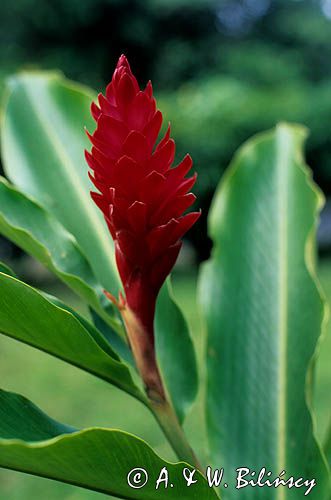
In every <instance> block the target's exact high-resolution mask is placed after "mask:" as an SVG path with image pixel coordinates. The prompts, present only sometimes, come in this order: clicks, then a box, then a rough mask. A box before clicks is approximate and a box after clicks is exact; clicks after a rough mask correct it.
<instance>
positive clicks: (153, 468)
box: [0, 391, 217, 500]
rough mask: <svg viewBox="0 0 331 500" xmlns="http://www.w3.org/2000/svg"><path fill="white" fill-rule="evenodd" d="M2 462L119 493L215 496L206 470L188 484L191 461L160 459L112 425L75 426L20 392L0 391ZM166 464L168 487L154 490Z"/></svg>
mask: <svg viewBox="0 0 331 500" xmlns="http://www.w3.org/2000/svg"><path fill="white" fill-rule="evenodd" d="M0 466H1V467H5V468H8V469H14V470H18V471H21V472H27V473H29V474H34V475H38V476H43V477H48V478H50V479H56V480H58V481H63V482H66V483H71V484H74V485H76V486H81V487H83V488H88V489H91V490H95V491H99V492H102V493H105V494H108V495H114V496H116V497H119V498H127V499H141V500H154V499H155V498H156V497H157V498H160V499H162V498H169V499H170V500H171V499H173V500H175V499H176V500H177V499H178V498H180V499H183V500H185V499H187V500H189V499H194V498H196V499H198V498H203V499H204V500H212V499H217V495H216V494H215V492H214V491H213V490H212V489H211V488H209V487H208V485H207V481H206V480H205V478H204V477H203V476H202V474H200V473H199V472H196V473H195V479H196V480H197V483H196V484H193V485H191V486H190V487H187V486H186V481H185V480H184V477H183V469H184V468H185V467H187V465H186V464H183V463H179V464H171V463H169V462H166V461H164V460H162V459H161V458H159V457H158V456H157V455H156V454H155V453H154V451H153V450H152V449H151V448H150V447H149V446H148V445H147V444H146V443H145V442H144V441H142V440H141V439H139V438H137V437H135V436H133V435H131V434H128V433H126V432H121V431H118V430H111V429H101V428H94V429H86V430H83V431H76V432H74V429H72V428H69V427H68V426H63V425H62V424H59V423H58V422H55V421H54V420H53V419H50V418H49V417H48V416H47V415H45V413H43V412H42V411H41V410H39V409H38V408H37V407H36V406H34V405H33V404H32V403H31V402H30V401H28V400H27V399H25V398H23V397H22V396H19V395H17V394H12V393H9V392H5V391H0ZM137 467H139V468H142V469H145V470H146V472H147V474H148V481H147V484H146V485H145V486H144V487H143V488H141V489H134V488H131V487H130V486H129V485H128V483H127V477H128V474H129V472H130V471H131V470H133V469H136V468H137ZM163 467H166V468H167V470H168V474H169V487H168V489H164V483H161V484H160V487H159V489H158V491H156V490H155V486H156V481H157V478H158V476H159V474H160V472H161V470H162V468H163ZM190 469H191V470H192V467H190ZM132 476H133V475H131V477H132ZM170 483H172V484H173V485H174V486H173V488H171V487H170Z"/></svg>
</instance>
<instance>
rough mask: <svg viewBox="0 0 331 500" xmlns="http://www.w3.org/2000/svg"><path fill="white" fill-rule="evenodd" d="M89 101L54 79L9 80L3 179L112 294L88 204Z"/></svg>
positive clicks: (103, 245) (103, 241)
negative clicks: (70, 241) (53, 221)
mask: <svg viewBox="0 0 331 500" xmlns="http://www.w3.org/2000/svg"><path fill="white" fill-rule="evenodd" d="M94 97H95V96H94V95H93V94H92V93H90V92H89V91H87V90H86V89H85V88H83V87H81V86H78V85H75V84H73V83H71V82H69V81H67V80H65V79H64V78H62V77H61V76H60V75H59V74H57V73H39V72H36V73H22V74H19V75H17V76H16V77H13V78H12V79H11V80H10V84H9V94H8V100H7V105H6V109H5V115H4V122H3V127H2V159H3V164H4V170H5V173H6V175H7V177H8V178H9V179H10V180H11V181H12V182H13V183H14V184H15V185H17V186H18V187H19V188H20V189H21V190H22V191H23V192H25V193H27V194H28V195H30V196H32V197H33V198H35V199H36V200H37V201H38V202H39V203H41V205H42V206H44V207H45V208H46V209H48V210H49V212H51V213H52V215H54V216H56V218H57V219H58V220H59V221H60V223H61V224H62V225H63V226H64V227H65V228H66V229H67V230H68V231H69V232H70V233H71V234H73V235H74V236H75V238H76V240H77V242H78V244H79V246H80V247H81V249H82V250H83V252H84V254H85V255H86V257H87V259H88V261H89V262H90V264H91V266H92V268H93V271H94V272H95V275H96V277H97V278H98V280H99V282H100V283H101V285H102V286H103V287H104V288H106V289H107V290H108V291H110V292H112V293H114V294H117V292H118V286H119V278H118V274H117V270H116V266H115V261H114V252H113V243H112V240H111V237H110V235H109V234H108V230H107V228H106V224H105V221H104V220H103V217H102V215H101V213H100V211H99V210H98V208H97V207H96V206H95V204H94V203H93V201H92V200H91V199H90V194H89V192H90V190H91V188H92V184H91V182H90V180H89V178H88V174H87V172H88V168H87V165H86V162H85V159H84V148H88V147H89V142H88V140H87V138H86V136H85V132H84V126H87V127H88V128H90V129H91V130H92V129H93V128H94V127H95V124H94V122H93V120H92V118H91V114H90V104H91V101H92V100H93V98H94Z"/></svg>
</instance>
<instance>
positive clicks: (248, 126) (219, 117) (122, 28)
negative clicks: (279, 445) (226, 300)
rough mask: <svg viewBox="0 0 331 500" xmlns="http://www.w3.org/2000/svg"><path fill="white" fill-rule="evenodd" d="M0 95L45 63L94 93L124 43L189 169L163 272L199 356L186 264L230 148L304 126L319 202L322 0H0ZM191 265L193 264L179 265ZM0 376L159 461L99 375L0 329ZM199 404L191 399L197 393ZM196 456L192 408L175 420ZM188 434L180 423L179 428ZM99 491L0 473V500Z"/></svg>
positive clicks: (330, 168)
mask: <svg viewBox="0 0 331 500" xmlns="http://www.w3.org/2000/svg"><path fill="white" fill-rule="evenodd" d="M0 28H1V29H0V59H1V65H0V94H1V95H2V94H3V93H4V88H5V83H4V82H5V79H6V77H7V76H8V75H10V74H11V73H13V72H15V71H17V70H20V69H29V68H31V69H33V68H42V69H54V68H58V69H60V70H62V71H63V72H64V74H65V75H66V76H67V77H69V78H72V79H75V80H78V81H80V82H83V83H85V84H87V85H89V86H92V87H93V88H95V89H98V90H100V91H102V90H103V89H104V87H105V84H106V83H107V82H108V81H109V80H110V78H111V75H112V72H113V69H114V65H115V63H116V60H117V58H118V57H119V55H120V54H121V53H122V52H124V53H125V54H126V55H127V56H128V58H129V60H130V62H131V66H132V69H133V71H134V72H135V73H136V74H137V76H138V78H139V80H140V81H141V83H142V84H143V83H145V82H146V81H147V80H149V79H152V81H153V84H154V90H155V93H156V96H157V98H158V100H159V106H160V108H161V109H162V111H163V114H164V117H165V120H171V122H172V126H173V135H174V137H175V139H176V142H177V154H178V158H179V157H181V156H182V155H183V154H184V153H186V152H187V151H189V152H190V153H191V155H192V156H193V159H194V163H195V169H196V170H197V171H198V173H199V179H198V183H197V185H196V188H195V192H196V193H197V194H198V196H199V206H200V207H201V208H202V209H203V217H202V218H201V220H200V221H199V223H198V224H197V225H196V226H195V228H194V229H193V230H192V231H191V233H190V241H189V242H187V245H186V248H185V249H184V252H183V254H182V258H181V261H180V265H179V266H178V269H177V272H176V273H175V276H174V282H175V283H174V284H175V292H176V295H177V299H178V300H179V302H180V303H182V304H183V307H184V309H185V312H186V315H187V317H188V319H189V321H190V323H191V325H192V327H193V331H194V335H195V340H196V344H197V348H198V352H199V356H200V357H201V356H202V348H201V345H202V343H201V328H200V323H199V318H198V313H197V307H196V304H195V283H196V271H195V270H194V269H195V266H194V264H197V263H198V262H199V261H201V260H202V259H204V258H206V257H208V254H209V251H210V245H209V243H208V240H207V237H206V214H207V211H208V207H209V205H210V201H211V197H212V194H213V192H214V189H215V187H216V184H217V182H218V180H219V178H220V177H221V175H222V172H223V171H224V169H225V167H226V166H227V164H228V163H229V161H230V159H231V156H232V155H233V153H234V151H235V150H236V148H237V147H238V146H239V145H240V144H241V143H242V142H243V141H244V140H246V139H247V138H248V137H250V136H251V135H252V134H254V133H256V132H259V131H261V130H264V129H266V128H269V127H272V126H273V125H274V124H275V123H276V122H278V121H279V120H289V121H296V122H300V123H303V124H305V125H306V126H307V127H308V128H309V129H310V136H309V138H308V142H307V160H308V163H309V165H310V166H311V167H312V168H313V171H314V177H315V180H316V181H317V182H318V184H319V185H320V186H321V188H322V189H323V191H324V193H325V194H326V197H327V199H328V197H329V196H330V197H331V64H330V61H331V0H301V1H300V0H1V5H0ZM330 206H331V205H329V203H328V202H327V204H326V208H325V210H324V212H323V214H322V224H321V227H320V231H319V235H318V240H319V248H320V254H321V257H322V260H321V264H320V268H319V274H320V278H321V281H322V283H323V286H324V289H325V292H326V295H327V298H328V301H329V302H330V303H331V259H330V257H331V253H330V250H331V209H330V208H329V207H330ZM0 258H1V259H3V260H5V261H7V262H9V263H11V264H12V265H13V267H14V268H15V269H16V271H17V272H19V273H20V274H21V276H22V277H24V278H26V279H27V280H28V281H29V282H31V283H34V284H36V285H37V286H38V287H40V288H44V289H47V290H48V291H51V292H52V293H54V294H57V295H59V296H61V297H62V298H64V299H65V300H67V301H69V302H70V303H72V304H75V305H77V306H78V307H80V304H78V303H77V302H76V299H75V298H74V297H73V296H71V295H69V294H68V292H67V291H66V290H64V289H63V288H62V287H61V286H60V285H58V284H57V283H56V282H54V281H52V279H51V277H50V276H49V275H48V273H46V272H45V271H44V270H42V269H41V268H40V267H39V266H38V265H36V264H35V263H33V262H32V261H31V260H30V259H28V258H26V257H25V256H23V255H22V254H21V252H20V251H18V250H17V249H16V248H15V247H13V246H12V245H11V244H9V243H8V242H6V241H5V240H0ZM192 270H193V271H192ZM330 353H331V341H330V335H329V336H328V338H326V340H325V341H324V342H323V344H322V347H321V356H320V359H319V362H318V366H317V372H318V373H317V383H316V386H317V390H316V395H315V402H316V408H317V424H318V427H317V429H318V433H319V435H320V436H323V434H324V433H325V430H326V426H327V420H328V417H330V406H331V404H330V392H331V391H330V371H331V366H330V365H331V363H330ZM0 374H1V385H2V386H3V387H4V388H5V389H8V390H13V391H17V392H21V393H23V394H24V395H25V396H27V397H29V398H31V399H32V400H33V401H34V402H35V403H36V404H38V405H40V406H41V407H42V408H43V409H44V410H45V411H47V412H48V413H50V414H51V415H52V416H53V417H55V418H57V419H59V420H62V421H64V422H66V423H68V424H72V425H75V426H78V427H82V426H90V425H107V426H111V427H120V428H124V429H127V430H130V431H133V432H135V433H137V434H138V435H140V436H142V437H145V438H146V439H148V441H149V442H150V443H151V444H152V445H154V446H155V447H156V448H157V449H158V450H159V451H160V452H161V453H162V454H163V455H164V456H169V457H170V458H173V456H172V455H171V452H170V450H169V449H168V448H167V446H166V445H165V444H164V441H163V438H162V436H161V434H160V432H159V431H158V429H157V427H156V426H155V424H154V423H153V420H152V418H151V417H150V416H149V415H148V414H147V413H146V412H145V411H144V409H143V408H141V407H140V405H138V403H135V402H134V401H130V399H129V398H128V397H127V396H125V395H122V394H121V393H120V392H119V391H117V390H115V389H111V388H109V387H108V386H107V385H106V384H104V383H103V382H101V381H99V380H97V379H93V377H91V376H89V375H86V374H84V373H83V372H80V371H78V370H77V369H75V368H72V367H69V366H67V365H65V364H64V363H61V362H60V361H58V360H55V359H52V358H50V357H49V356H47V355H45V354H42V353H39V352H37V351H34V350H33V349H31V348H29V347H25V346H22V345H21V344H18V343H16V342H15V341H13V340H9V339H6V338H2V337H0ZM200 399H201V397H200ZM187 425H188V428H189V429H191V430H192V431H191V432H192V434H193V436H194V439H195V440H196V443H195V446H196V447H197V448H199V449H201V450H202V451H203V452H205V449H206V446H205V438H204V433H203V424H202V421H201V411H200V406H199V403H198V404H197V405H196V407H195V411H194V412H193V413H192V416H191V418H190V419H189V422H188V424H187ZM193 431H194V432H193ZM39 497H40V498H44V497H47V498H49V499H60V498H61V499H72V500H74V499H81V500H85V499H90V498H91V499H92V498H97V497H99V498H100V497H101V496H100V495H99V494H96V493H91V492H87V491H83V490H79V489H77V488H73V487H71V486H67V485H62V484H56V483H52V482H49V481H46V480H43V479H36V478H32V477H28V476H24V475H20V474H18V473H15V472H9V471H1V472H0V498H1V499H2V498H8V499H9V500H25V499H28V500H29V499H34V498H39Z"/></svg>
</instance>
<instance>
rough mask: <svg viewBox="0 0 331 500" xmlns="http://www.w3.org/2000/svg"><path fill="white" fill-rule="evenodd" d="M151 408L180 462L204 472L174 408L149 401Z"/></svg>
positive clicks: (167, 404) (164, 403)
mask: <svg viewBox="0 0 331 500" xmlns="http://www.w3.org/2000/svg"><path fill="white" fill-rule="evenodd" d="M149 407H150V409H151V411H152V413H153V414H154V416H155V418H156V420H157V421H158V423H159V425H160V427H161V429H162V430H163V433H164V435H165V437H166V438H167V440H168V442H169V444H170V445H171V447H172V449H173V450H174V452H175V453H176V455H177V457H178V458H179V460H183V461H184V462H187V463H188V464H190V465H193V466H194V467H196V468H197V469H199V470H200V471H201V472H202V467H201V464H200V463H199V460H198V459H197V457H196V455H195V453H194V451H193V450H192V448H191V446H190V445H189V443H188V441H187V439H186V436H185V434H184V430H183V428H182V427H181V425H180V423H179V421H178V418H177V415H176V414H175V412H174V410H173V408H172V406H171V405H170V404H169V403H168V402H167V401H165V400H163V401H153V400H149Z"/></svg>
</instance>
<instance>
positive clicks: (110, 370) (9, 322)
mask: <svg viewBox="0 0 331 500" xmlns="http://www.w3.org/2000/svg"><path fill="white" fill-rule="evenodd" d="M0 287H1V294H0V331H1V332H2V333H3V334H5V335H7V336H9V337H12V338H15V339H17V340H19V341H21V342H25V343H26V344H29V345H31V346H33V347H36V348H38V349H40V350H42V351H45V352H47V353H49V354H52V355H53V356H56V357H58V358H60V359H63V360H64V361H67V362H68V363H71V364H72V365H75V366H77V367H79V368H82V369H83V370H86V371H88V372H90V373H92V374H94V375H96V376H97V377H100V378H102V379H103V380H105V381H107V382H110V383H112V384H113V385H116V386H117V387H119V388H120V389H122V390H124V391H126V392H128V393H129V394H131V395H132V396H134V397H136V398H138V399H140V400H141V401H143V402H144V401H145V399H144V396H143V394H142V393H141V392H140V390H139V389H138V388H137V387H136V386H135V384H134V382H133V380H132V377H131V374H130V372H129V369H128V368H127V366H126V365H125V364H124V363H122V362H120V361H119V359H118V356H117V355H116V354H115V353H114V352H113V351H112V350H111V348H110V346H108V345H107V351H105V350H103V347H104V343H105V340H104V338H103V337H102V335H101V334H100V333H99V332H98V331H97V330H96V329H95V328H94V327H93V326H92V325H91V324H89V326H88V328H87V327H86V323H87V322H86V320H84V321H85V323H84V322H83V321H81V320H78V319H77V317H75V316H74V315H73V314H72V313H70V312H69V311H68V310H65V309H62V308H61V307H58V306H57V305H55V304H52V303H51V302H50V301H49V300H47V299H46V298H45V297H43V296H42V295H41V294H40V293H39V292H37V291H36V290H35V289H33V288H32V287H30V286H29V285H26V284H25V283H23V282H21V281H19V280H17V279H15V278H12V277H11V276H8V275H5V274H3V273H0Z"/></svg>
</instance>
